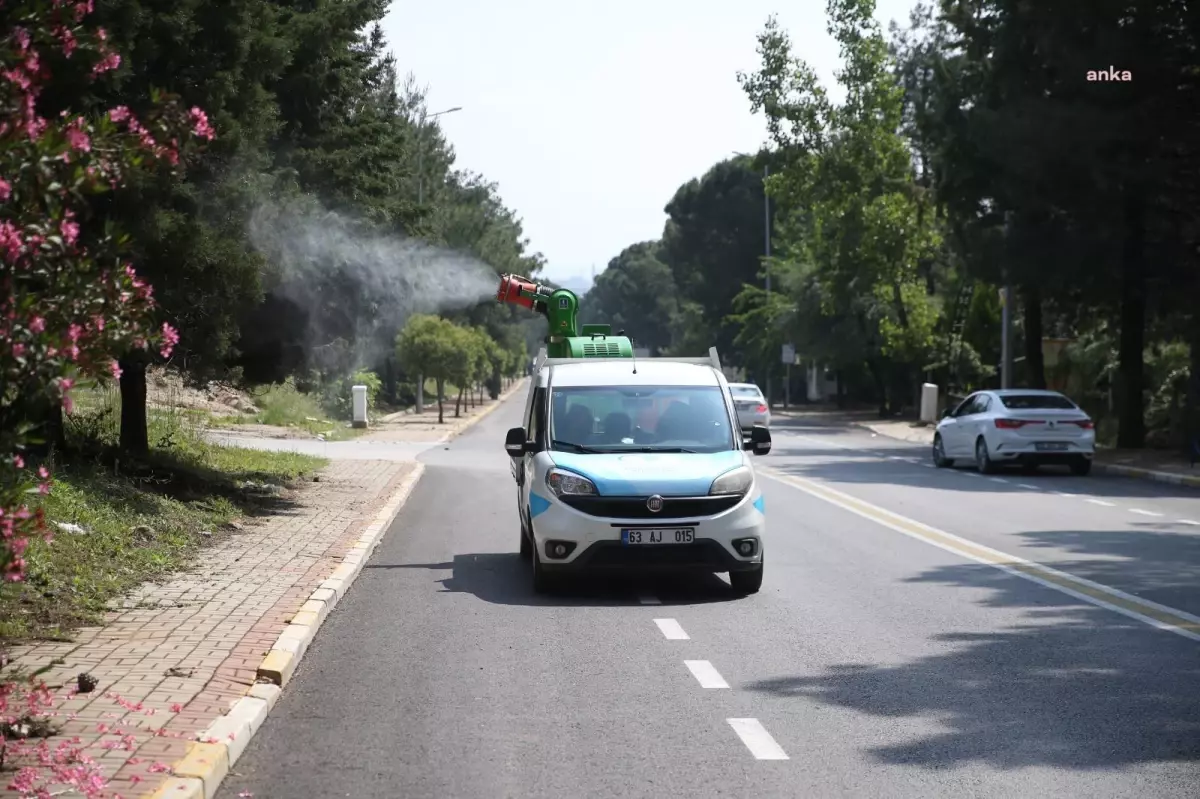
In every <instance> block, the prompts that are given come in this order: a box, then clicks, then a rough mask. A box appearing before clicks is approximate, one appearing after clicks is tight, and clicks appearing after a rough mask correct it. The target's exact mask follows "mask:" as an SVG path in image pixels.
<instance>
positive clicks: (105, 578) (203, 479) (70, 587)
mask: <svg viewBox="0 0 1200 799" xmlns="http://www.w3.org/2000/svg"><path fill="white" fill-rule="evenodd" d="M110 411H111V409H108V408H104V407H98V408H93V409H91V410H86V411H82V412H81V411H77V412H76V413H75V414H73V415H72V416H71V417H70V419H69V422H68V442H69V444H70V447H69V450H68V452H67V453H66V454H65V455H60V456H58V457H57V460H56V462H55V463H53V464H51V466H52V468H53V471H54V485H53V489H52V490H51V493H50V494H49V496H46V497H39V500H40V501H41V503H42V507H43V508H44V509H45V512H46V519H47V523H48V524H49V525H50V529H51V531H52V532H53V533H54V539H53V541H52V542H50V543H46V542H43V541H36V542H33V543H32V544H31V545H30V547H29V550H28V552H27V555H26V561H27V563H28V568H27V577H26V580H25V581H24V582H22V583H6V584H3V585H0V641H4V642H17V641H22V640H29V639H35V638H41V639H46V638H50V639H55V638H64V637H67V636H68V635H69V634H70V632H71V631H72V630H73V629H74V628H76V627H79V626H81V625H86V624H94V623H97V622H99V621H100V620H102V618H103V614H104V612H105V610H107V609H108V608H109V607H110V603H111V602H112V601H113V600H114V599H117V598H119V597H121V596H122V595H123V594H126V593H127V592H129V591H130V590H131V589H133V588H135V587H136V586H138V585H139V584H141V583H143V582H145V581H147V580H154V579H158V578H162V577H165V576H167V575H169V574H170V573H172V572H174V571H177V570H179V569H181V568H184V567H186V566H188V565H189V564H190V563H191V562H193V560H194V558H195V557H196V555H197V553H198V552H199V551H200V549H201V548H202V547H204V546H207V545H210V544H212V543H215V542H217V541H220V540H221V539H222V538H224V537H226V536H228V535H230V534H235V530H234V529H233V527H234V526H233V525H231V524H230V523H231V522H233V521H235V520H236V519H239V518H245V517H250V516H256V515H267V514H272V513H278V512H282V511H284V510H286V509H287V508H288V507H289V506H290V505H291V502H290V501H289V500H288V498H287V492H286V491H285V489H286V488H287V487H288V486H289V485H291V484H293V483H294V482H295V481H297V480H298V479H299V478H301V477H303V476H305V475H309V474H311V473H312V472H314V471H316V470H317V469H319V468H321V467H322V466H324V465H325V463H326V461H324V460H323V459H321V458H314V457H311V456H308V455H301V454H297V453H291V452H266V451H259V450H248V449H238V448H232V447H222V446H218V445H214V444H209V443H206V442H204V441H203V440H202V439H201V437H200V435H199V427H198V426H195V425H193V426H189V425H187V424H186V423H182V422H186V420H187V419H188V418H190V417H187V416H183V417H181V416H178V415H174V414H154V413H152V414H151V415H150V419H149V421H150V428H151V430H150V443H151V452H150V453H149V455H148V456H146V457H144V458H138V459H133V458H130V457H129V456H125V455H121V454H119V453H118V452H116V450H115V446H114V445H115V430H114V428H112V426H111V425H110V424H108V421H107V417H108V416H109V415H110ZM60 525H66V527H65V529H64V528H63V527H62V526H60Z"/></svg>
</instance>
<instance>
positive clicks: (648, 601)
mask: <svg viewBox="0 0 1200 799" xmlns="http://www.w3.org/2000/svg"><path fill="white" fill-rule="evenodd" d="M638 602H641V603H642V604H643V605H661V604H662V600H661V599H659V598H658V597H656V596H650V595H649V594H647V595H645V596H640V597H638Z"/></svg>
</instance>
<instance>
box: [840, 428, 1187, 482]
mask: <svg viewBox="0 0 1200 799" xmlns="http://www.w3.org/2000/svg"><path fill="white" fill-rule="evenodd" d="M850 424H851V426H853V427H858V428H861V429H863V430H868V431H870V432H872V433H875V434H876V435H881V436H887V437H888V438H891V439H895V440H896V441H904V442H906V443H909V444H929V443H930V442H931V441H932V440H933V428H932V427H929V428H926V429H927V430H928V431H929V440H928V441H926V440H920V441H918V440H916V439H914V438H898V437H897V436H893V435H891V434H890V433H885V432H883V431H882V430H879V429H877V428H876V427H874V426H873V425H872V424H871V423H870V422H857V421H852V422H850ZM1092 470H1093V471H1096V472H1100V473H1101V474H1111V475H1115V476H1118V477H1135V478H1138V479H1142V480H1153V481H1154V482H1156V483H1169V484H1170V485H1177V486H1188V487H1190V488H1200V474H1196V475H1190V474H1174V473H1172V472H1160V471H1156V470H1154V469H1143V468H1141V467H1138V466H1121V465H1120V464H1116V463H1100V462H1099V461H1093V462H1092Z"/></svg>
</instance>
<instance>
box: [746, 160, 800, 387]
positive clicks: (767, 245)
mask: <svg viewBox="0 0 1200 799" xmlns="http://www.w3.org/2000/svg"><path fill="white" fill-rule="evenodd" d="M733 154H734V155H740V156H743V157H746V158H751V157H752V156H750V155H749V154H748V153H743V152H738V151H736V150H735V151H734V153H733ZM764 156H765V153H764ZM769 177H771V165H770V163H763V234H764V235H763V252H764V253H765V254H766V256H767V261H766V268H767V274H766V283H767V286H766V287H767V304H768V307H769V306H770V303H771V262H770V258H771V198H770V197H768V196H767V178H769ZM773 371H774V363H773V362H772V363H771V364H769V365H768V366H767V386H766V391H765V393H766V397H767V407H768V408H769V407H771V373H772V372H773ZM788 374H789V375H790V374H791V369H790V367H789V369H788ZM784 405H785V406H786V405H787V400H786V399H785V400H784Z"/></svg>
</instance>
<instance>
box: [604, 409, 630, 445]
mask: <svg viewBox="0 0 1200 799" xmlns="http://www.w3.org/2000/svg"><path fill="white" fill-rule="evenodd" d="M632 434H633V420H632V419H630V418H629V415H628V414H625V413H620V412H615V413H610V414H609V415H608V416H605V417H604V443H605V444H620V443H622V442H623V441H624V440H625V439H627V438H629V437H630V436H631V435H632Z"/></svg>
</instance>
